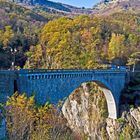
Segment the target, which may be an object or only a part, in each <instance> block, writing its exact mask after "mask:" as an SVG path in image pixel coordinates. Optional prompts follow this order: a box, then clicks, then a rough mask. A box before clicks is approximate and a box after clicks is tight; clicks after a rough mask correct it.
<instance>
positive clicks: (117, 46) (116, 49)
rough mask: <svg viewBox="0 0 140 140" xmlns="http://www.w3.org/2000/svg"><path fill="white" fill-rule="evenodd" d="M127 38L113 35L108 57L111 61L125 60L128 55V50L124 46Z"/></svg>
mask: <svg viewBox="0 0 140 140" xmlns="http://www.w3.org/2000/svg"><path fill="white" fill-rule="evenodd" d="M124 41H125V36H124V35H122V34H115V33H113V34H112V37H111V40H110V42H109V48H108V57H109V60H112V59H114V58H117V57H118V58H121V59H122V58H123V57H124V56H125V54H126V48H125V46H124Z"/></svg>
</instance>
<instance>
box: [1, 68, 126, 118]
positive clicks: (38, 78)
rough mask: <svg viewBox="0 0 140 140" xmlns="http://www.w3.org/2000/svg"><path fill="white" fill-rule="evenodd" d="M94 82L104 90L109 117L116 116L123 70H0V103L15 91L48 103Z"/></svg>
mask: <svg viewBox="0 0 140 140" xmlns="http://www.w3.org/2000/svg"><path fill="white" fill-rule="evenodd" d="M91 81H93V82H96V83H97V84H99V86H100V87H101V89H102V90H103V92H104V95H105V98H106V101H107V106H108V112H109V117H110V118H113V119H116V118H117V117H118V115H119V112H118V110H119V100H120V94H121V91H122V89H123V88H124V86H125V83H126V81H127V71H124V70H122V71H121V70H84V69H83V70H62V69H60V70H43V69H41V70H19V71H10V70H7V71H6V70H5V71H0V102H5V101H6V99H7V96H11V95H12V94H13V93H14V92H15V91H19V92H20V93H24V92H25V93H26V94H27V95H28V96H31V95H33V93H34V94H35V98H36V100H37V102H39V103H45V102H46V100H47V98H48V99H49V100H50V101H51V102H52V103H57V102H58V101H59V100H62V99H64V98H65V97H68V96H69V95H70V94H71V93H72V92H73V91H74V90H75V89H76V88H78V87H79V86H80V85H81V84H82V83H85V82H91Z"/></svg>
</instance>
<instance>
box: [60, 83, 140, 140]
mask: <svg viewBox="0 0 140 140" xmlns="http://www.w3.org/2000/svg"><path fill="white" fill-rule="evenodd" d="M120 109H121V110H120V112H121V117H120V118H119V119H117V120H113V119H110V118H107V116H108V113H107V105H106V100H105V97H104V94H103V93H102V91H101V90H100V89H98V87H97V85H95V84H93V83H90V84H83V85H82V86H81V87H79V88H78V89H77V90H76V91H74V93H72V94H71V95H70V96H69V98H68V99H67V100H66V101H65V103H64V106H63V108H62V111H63V114H64V116H65V118H66V119H67V120H68V125H69V127H70V128H71V129H72V130H73V131H74V132H77V133H79V134H80V135H81V136H82V137H83V136H86V137H88V138H89V139H90V140H118V139H135V138H140V106H138V105H137V106H136V107H135V108H134V107H133V106H132V105H131V106H130V105H128V104H125V105H124V104H122V105H121V106H120Z"/></svg>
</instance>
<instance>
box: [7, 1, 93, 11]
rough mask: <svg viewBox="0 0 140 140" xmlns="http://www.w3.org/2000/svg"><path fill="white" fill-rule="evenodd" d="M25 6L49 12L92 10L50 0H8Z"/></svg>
mask: <svg viewBox="0 0 140 140" xmlns="http://www.w3.org/2000/svg"><path fill="white" fill-rule="evenodd" d="M8 1H10V2H14V3H16V4H18V5H22V6H24V7H28V8H33V9H36V8H37V9H38V8H41V9H43V10H45V11H48V12H50V13H51V12H58V13H59V12H60V13H61V12H62V13H64V14H90V13H91V12H92V10H90V9H85V8H78V7H75V6H71V5H67V4H62V3H58V2H53V1H48V0H8Z"/></svg>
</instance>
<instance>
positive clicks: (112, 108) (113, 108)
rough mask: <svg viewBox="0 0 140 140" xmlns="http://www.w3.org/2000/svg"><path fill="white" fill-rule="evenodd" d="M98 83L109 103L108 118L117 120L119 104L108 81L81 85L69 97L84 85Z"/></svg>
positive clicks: (95, 81)
mask: <svg viewBox="0 0 140 140" xmlns="http://www.w3.org/2000/svg"><path fill="white" fill-rule="evenodd" d="M92 82H93V83H96V84H97V85H98V86H99V88H100V89H101V90H102V91H103V93H104V96H105V99H106V102H107V109H108V117H109V118H112V119H117V116H118V111H117V104H116V101H115V98H114V95H113V92H112V90H111V87H110V85H108V83H106V81H99V80H90V81H85V82H82V83H80V85H78V86H77V87H76V88H75V89H74V90H73V91H72V92H71V93H70V94H69V95H71V94H72V93H73V92H74V91H75V90H76V89H77V88H79V87H80V86H81V85H83V84H84V83H92Z"/></svg>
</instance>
